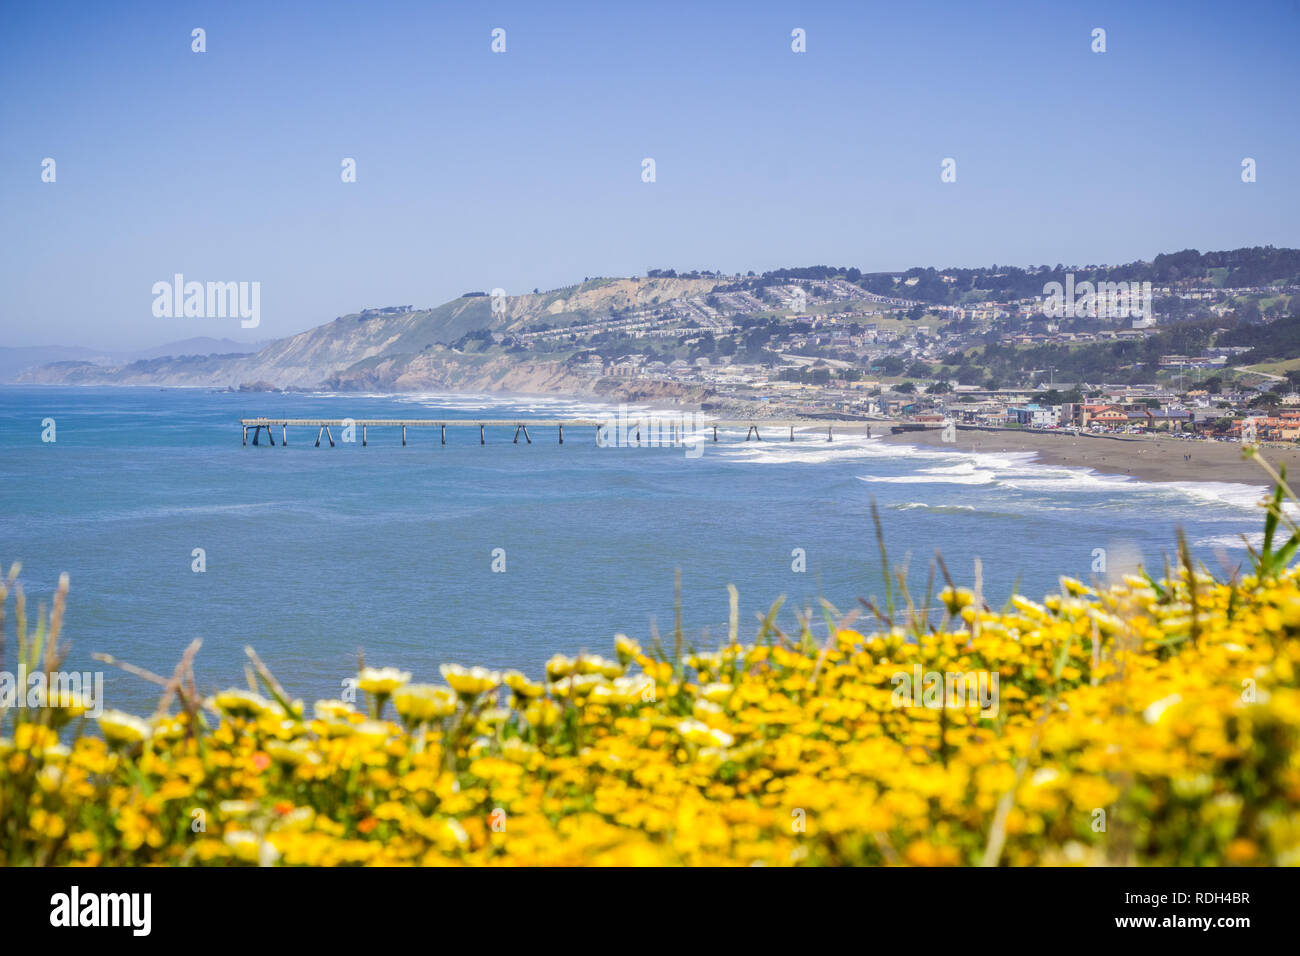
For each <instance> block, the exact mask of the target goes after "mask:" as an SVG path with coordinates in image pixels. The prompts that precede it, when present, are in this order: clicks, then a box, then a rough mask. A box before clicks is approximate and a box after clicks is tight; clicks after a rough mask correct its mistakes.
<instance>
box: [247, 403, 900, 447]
mask: <svg viewBox="0 0 1300 956" xmlns="http://www.w3.org/2000/svg"><path fill="white" fill-rule="evenodd" d="M239 423H240V425H241V426H243V429H244V444H245V445H247V444H248V430H249V429H250V428H251V429H253V444H254V445H257V444H259V441H258V438H259V437H260V435H261V432H262V429H263V428H265V429H266V437H267V438H268V439H269V440H270V443H271V444H272V445H274V444H275V438H274V437H272V432H271V429H272V428H279V429H280V441H281V444H283V445H287V444H288V430H289V428H290V427H295V428H298V427H306V428H316V429H318V431H317V433H316V447H317V448H319V447H320V442H321V437H322V436H328V438H329V443H330V447H331V448H333V447H334V435H333V432H332V431H331V429H334V428H349V427H351V428H353V429H356V428H360V429H361V444H362V445H363V446H364V445H366V443H367V440H368V432H369V429H371V428H400V429H401V430H402V444H403V445H405V444H406V430H407V429H408V428H437V429H440V431H441V433H442V444H444V445H445V444H447V429H448V428H478V430H479V444H481V445H486V444H487V429H489V428H514V429H515V436H514V444H518V443H519V436H520V434H522V435H523V436H524V439H525V440H526V441H527V443H528V444H530V445H531V444H532V443H533V439H532V436H531V435H529V433H528V429H529V428H554V429H556V430H557V432H558V435H559V443H560V444H561V445H563V444H564V429H565V428H566V427H568V428H594V429H596V434H597V443H598V444H599V443H600V437H599V436H600V432H601V429H607V428H622V429H623V430H624V431H625V432H626V433H627V434H626V436H625V437H626V439H627V440H628V441H633V440H634V441H635V442H636V443H637V444H641V443H642V441H641V429H642V428H645V429H646V430H647V433H648V437H647V441H646V443H647V444H650V443H653V442H655V441H656V440H657V441H658V442H659V443H660V444H664V443H669V442H670V443H672V444H678V443H682V442H684V441H685V440H686V436H687V429H688V427H689V428H693V430H694V434H695V435H699V434H700V433H701V432H704V431H706V430H708V429H712V432H713V441H715V442H716V441H717V440H718V429H719V428H725V429H738V428H744V429H746V432H745V441H749V440H750V439H751V438H754V439H756V440H758V441H763V436H762V434H761V433H760V430H761V429H767V430H768V431H769V432H771V431H773V430H776V429H782V430H788V432H789V440H790V441H794V438H795V429H796V428H798V429H817V430H818V431H820V430H821V429H823V428H825V429H826V439H825V440H826V441H831V440H832V437H833V430H834V429H835V428H866V429H867V430H868V431H870V427H871V424H872V423H871V422H866V421H854V420H851V419H850V420H844V421H836V420H833V419H821V420H818V419H808V418H799V419H784V418H783V419H776V418H772V419H716V420H715V419H700V418H699V417H698V416H697V415H695V414H693V413H689V412H688V413H681V414H672V413H646V414H641V415H636V416H626V417H623V418H241V419H240V420H239ZM877 424H880V423H877Z"/></svg>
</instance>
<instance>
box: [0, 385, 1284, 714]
mask: <svg viewBox="0 0 1300 956" xmlns="http://www.w3.org/2000/svg"><path fill="white" fill-rule="evenodd" d="M609 412H610V410H609V409H606V408H602V407H599V406H593V405H590V404H586V403H582V402H576V401H568V400H563V399H533V398H519V397H513V398H502V397H500V396H472V395H419V396H415V395H402V396H381V395H355V394H347V395H325V394H319V395H318V394H232V393H223V392H216V391H209V390H194V389H157V388H135V389H130V388H114V389H109V388H102V389H101V388H27V387H17V386H5V387H0V562H3V563H4V565H5V567H6V568H7V567H8V565H9V563H10V562H12V561H15V560H18V561H21V562H22V564H23V572H22V580H23V582H24V585H25V588H26V591H27V594H28V598H29V601H30V602H31V603H32V604H35V603H36V602H37V601H39V600H46V601H48V599H49V596H50V594H51V593H52V591H53V589H54V586H55V584H56V582H57V580H58V576H59V574H60V572H64V571H66V572H68V574H69V575H70V577H71V582H72V589H71V595H70V601H69V609H68V613H67V618H66V623H65V636H66V637H67V638H68V639H69V640H70V641H71V648H72V650H71V654H70V657H69V659H68V661H67V663H66V664H65V669H77V670H87V669H90V670H101V669H103V665H97V664H95V663H94V662H92V660H91V658H90V654H91V653H92V652H94V651H104V652H108V653H111V654H113V655H115V656H116V657H118V658H121V659H123V660H127V661H130V662H132V663H134V664H137V665H139V666H141V667H145V668H148V669H150V670H153V671H155V672H161V673H167V674H170V672H171V669H172V667H173V666H174V664H175V662H176V660H177V659H178V657H179V656H180V654H181V652H182V651H183V650H184V648H185V646H186V645H187V644H188V642H189V641H190V640H191V639H192V638H194V637H196V636H199V637H202V638H203V640H204V646H203V650H202V652H201V653H200V655H199V659H198V667H197V673H198V675H199V679H200V682H201V684H202V685H203V687H202V688H201V689H205V690H214V689H219V688H221V687H223V686H227V685H230V684H232V683H233V684H242V683H243V662H244V655H243V647H244V646H245V645H248V644H251V645H253V646H254V647H256V649H257V650H258V652H259V653H260V654H261V655H262V657H263V658H264V659H265V660H266V661H267V663H268V664H269V665H270V667H271V668H272V670H273V671H274V672H275V673H276V675H277V676H278V677H279V678H280V679H281V681H282V682H283V683H284V684H285V685H286V686H287V687H288V688H289V689H290V690H292V691H293V692H294V693H295V694H296V695H297V696H301V697H303V698H305V699H307V700H309V701H310V700H312V699H314V698H315V697H320V696H336V695H337V694H338V692H339V690H340V688H341V686H342V681H343V679H345V678H347V677H349V676H350V675H353V674H355V665H356V659H357V653H358V651H359V650H360V651H363V652H364V654H365V659H366V662H367V663H369V664H373V665H400V666H401V667H403V668H404V669H408V670H411V671H413V672H414V673H415V675H416V677H417V679H425V680H434V681H436V680H438V679H439V678H438V674H437V665H438V664H439V663H441V662H458V663H462V664H485V665H490V666H501V667H505V666H511V667H518V668H520V669H522V670H524V671H526V672H528V673H530V674H532V675H537V674H539V673H540V672H541V668H542V664H543V662H544V661H545V660H546V659H547V658H548V657H550V656H551V655H552V654H554V653H557V652H564V653H569V654H572V653H575V652H577V651H578V650H583V649H585V650H587V651H589V652H595V653H606V654H608V653H610V652H611V651H612V641H613V636H614V634H615V633H617V632H619V631H622V632H625V633H627V634H629V635H631V636H633V637H636V638H638V639H640V640H642V641H643V642H645V641H647V640H648V639H649V636H650V634H651V632H652V628H657V630H658V632H659V633H661V634H663V635H665V637H666V639H667V640H671V633H672V627H673V579H674V572H675V571H678V570H680V572H681V579H682V605H683V609H682V617H683V624H684V629H685V633H686V636H687V638H688V640H690V641H692V642H694V643H695V644H696V645H707V646H710V647H712V646H716V644H717V643H718V641H719V640H720V639H721V638H723V637H724V636H725V634H726V627H727V614H728V595H727V585H728V584H735V585H736V586H737V587H738V588H739V591H740V605H741V621H742V635H743V636H744V635H748V636H752V634H753V632H754V630H755V628H756V626H757V624H756V620H755V616H756V614H757V613H759V612H760V611H763V610H765V609H766V608H767V607H768V606H769V605H770V604H771V603H772V602H773V601H774V600H775V599H776V598H778V597H779V596H782V595H784V596H785V598H786V602H785V606H784V609H783V610H782V612H781V614H780V617H779V623H780V625H781V626H782V627H784V628H786V629H787V630H792V629H794V628H795V627H796V617H795V615H796V613H798V612H801V611H803V610H804V609H808V608H812V609H814V617H815V620H817V621H820V620H821V619H822V618H821V611H820V606H819V599H820V598H823V597H824V598H826V599H827V600H829V601H830V602H832V603H833V604H834V605H835V606H836V607H838V608H840V609H841V610H845V611H847V610H848V609H850V608H852V607H854V606H855V605H856V604H857V602H856V599H857V598H858V597H870V596H873V595H877V596H878V595H881V594H882V591H883V589H882V583H881V562H880V559H879V555H878V550H877V546H876V541H875V534H874V530H873V525H872V521H871V514H870V506H871V502H872V500H873V499H874V500H875V501H876V502H877V504H878V506H879V509H880V513H881V516H882V518H883V521H884V525H885V534H886V543H887V545H888V548H889V551H890V558H891V560H892V561H894V562H896V563H899V564H902V563H904V562H906V564H907V567H908V569H909V580H910V582H911V585H912V587H913V589H914V591H915V592H917V594H918V595H923V594H924V591H925V586H926V580H927V577H928V574H929V567H930V563H931V560H932V558H933V556H934V554H935V552H936V550H938V551H940V552H942V554H943V557H944V560H945V562H946V563H947V566H948V568H949V570H950V571H951V573H952V575H953V576H954V578H956V579H957V580H958V582H959V583H961V584H966V585H969V584H970V583H971V580H972V575H973V562H974V559H975V558H976V557H977V556H978V557H980V558H981V559H982V563H983V575H984V590H985V594H986V596H987V597H988V599H989V601H990V603H1001V602H1002V601H1003V600H1005V598H1006V596H1007V595H1008V594H1009V593H1010V591H1011V589H1012V588H1013V586H1015V585H1016V583H1017V582H1019V587H1020V589H1021V590H1023V591H1024V592H1025V593H1028V594H1030V595H1032V596H1041V595H1042V594H1043V593H1045V592H1047V591H1050V590H1052V589H1054V588H1055V586H1056V581H1057V577H1058V576H1059V575H1061V574H1068V575H1072V576H1076V577H1080V578H1083V579H1089V578H1090V577H1091V576H1092V567H1093V564H1094V560H1095V553H1096V549H1099V548H1100V549H1104V550H1105V551H1106V554H1107V557H1108V560H1109V561H1110V563H1111V565H1112V566H1114V565H1115V564H1116V562H1121V561H1125V560H1129V561H1131V560H1132V559H1133V558H1134V557H1135V556H1137V555H1141V556H1144V557H1145V558H1146V560H1147V561H1148V562H1151V563H1154V564H1157V565H1159V563H1160V562H1161V560H1162V553H1164V552H1172V551H1173V549H1174V546H1175V529H1176V528H1177V527H1179V526H1182V527H1183V528H1184V529H1185V530H1186V532H1187V535H1188V540H1189V542H1191V543H1192V545H1193V548H1194V550H1195V551H1196V553H1197V555H1198V557H1200V558H1202V559H1204V560H1205V561H1206V563H1207V564H1208V565H1209V566H1210V567H1211V568H1215V569H1217V568H1219V567H1221V565H1222V563H1223V562H1227V563H1229V564H1231V563H1233V562H1236V561H1240V560H1241V559H1242V558H1243V557H1244V556H1245V550H1244V547H1243V545H1242V543H1241V540H1240V537H1239V535H1240V534H1241V533H1242V532H1247V533H1253V532H1255V531H1256V530H1257V529H1258V528H1259V527H1260V524H1261V518H1260V512H1259V509H1258V508H1256V507H1255V505H1254V502H1255V501H1256V500H1258V498H1259V492H1258V489H1256V488H1252V487H1250V486H1244V485H1222V484H1219V485H1213V484H1201V483H1179V484H1163V485H1162V484H1149V483H1141V482H1137V481H1134V480H1130V479H1126V478H1117V477H1108V476H1100V475H1096V474H1093V473H1091V472H1087V471H1083V470H1078V469H1064V468H1047V467H1041V466H1037V465H1033V464H1031V463H1029V462H1028V461H1027V460H1026V458H1025V456H1014V455H1001V456H999V455H973V454H963V453H960V452H958V453H953V452H936V451H918V450H915V449H909V448H904V447H900V446H888V445H884V444H882V443H881V442H879V441H878V440H868V439H866V438H864V437H854V436H849V435H847V434H837V436H836V439H835V441H833V442H830V443H827V442H826V441H825V440H824V439H825V433H824V431H817V432H813V433H810V434H807V435H803V434H801V435H800V436H799V438H798V440H796V441H795V442H793V443H791V442H789V441H785V440H773V438H775V437H777V436H775V435H769V436H768V440H766V441H763V442H761V443H759V442H749V443H746V442H744V441H743V437H744V430H743V429H742V430H741V431H740V432H738V433H731V434H728V433H726V432H724V433H723V434H722V439H723V440H722V441H721V442H719V443H718V444H716V445H714V444H712V443H711V442H710V443H707V444H706V445H705V446H704V450H703V454H702V455H700V456H699V457H698V458H691V457H688V455H687V454H685V452H684V450H683V449H682V448H681V447H676V448H671V447H665V448H659V447H645V446H643V447H640V448H635V447H633V448H599V447H597V446H596V443H595V440H594V439H595V436H594V430H592V429H577V430H573V431H566V435H565V443H564V444H563V445H559V444H558V443H557V441H556V436H555V432H554V430H553V429H549V428H535V429H532V430H531V432H532V438H533V443H532V444H531V445H530V444H526V443H525V442H524V440H523V439H522V438H521V439H520V442H519V444H514V443H513V442H512V438H513V431H514V430H513V429H496V430H489V432H488V435H487V441H488V443H487V445H486V446H480V445H479V442H478V432H477V429H466V428H462V429H451V430H449V432H448V444H447V445H446V446H445V447H443V446H441V445H440V444H439V442H438V433H437V431H436V430H418V431H417V430H412V431H411V432H410V433H409V434H408V443H409V444H408V446H407V447H405V448H403V447H401V444H400V435H399V433H398V431H397V430H396V429H371V430H370V433H369V436H368V437H369V445H368V447H364V448H363V447H362V445H361V441H360V438H361V436H360V433H359V430H358V434H357V441H356V443H354V444H345V443H343V442H341V441H340V438H341V436H340V434H339V432H338V430H337V429H335V435H334V437H335V441H336V442H337V443H338V444H337V445H336V447H334V448H332V449H331V448H329V447H328V446H327V445H325V446H323V447H321V448H315V447H313V444H314V441H315V437H316V429H314V428H312V429H307V428H299V429H296V430H294V429H291V430H290V432H289V445H288V447H282V446H281V445H280V444H279V437H280V436H279V431H278V429H277V431H276V435H275V438H276V442H277V444H276V446H274V447H272V446H270V445H267V444H266V443H265V439H263V442H262V444H260V445H259V446H258V447H253V446H252V444H251V441H250V444H249V445H248V446H247V447H244V446H243V445H242V444H241V432H240V427H239V424H238V420H239V419H240V418H241V417H251V416H257V415H265V416H269V417H301V418H313V417H328V418H343V417H352V418H464V419H474V418H479V417H490V418H513V417H525V418H526V417H537V418H554V417H566V416H573V417H602V416H603V415H605V414H608V413H609ZM46 419H53V420H54V423H55V429H56V431H55V438H56V440H55V441H53V442H45V441H42V433H43V431H47V429H46V428H44V427H43V425H42V422H43V421H44V420H46ZM195 549H202V551H203V554H204V559H205V563H206V568H205V570H203V571H202V572H201V573H198V572H196V571H195V570H193V565H194V562H195V558H194V556H193V555H194V552H195ZM497 549H503V551H504V567H505V570H504V571H503V572H502V571H494V570H493V565H494V560H495V563H496V565H497V567H500V566H501V560H500V559H501V551H498V550H497ZM796 549H802V553H803V555H804V565H805V568H806V569H805V570H803V571H796V570H794V567H795V565H796V564H797V563H798V553H797V551H796ZM494 553H495V558H494ZM6 627H7V628H8V631H9V635H10V637H12V618H11V619H10V621H9V622H7V624H6ZM820 630H821V631H822V632H823V633H824V630H825V625H824V624H822V625H820ZM6 666H8V665H6ZM105 686H106V697H107V700H106V705H107V706H109V707H121V708H125V709H132V710H139V709H145V708H149V707H151V706H152V704H153V702H154V701H155V700H156V694H155V693H154V691H153V688H152V687H151V686H150V685H147V684H144V683H143V682H141V681H140V680H139V679H137V678H134V677H130V676H128V675H125V674H120V673H118V672H116V671H109V672H107V673H106V675H105Z"/></svg>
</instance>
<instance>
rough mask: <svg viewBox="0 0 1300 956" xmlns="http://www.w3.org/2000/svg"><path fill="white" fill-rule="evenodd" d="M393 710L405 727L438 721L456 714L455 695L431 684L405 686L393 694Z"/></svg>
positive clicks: (444, 688)
mask: <svg viewBox="0 0 1300 956" xmlns="http://www.w3.org/2000/svg"><path fill="white" fill-rule="evenodd" d="M393 708H394V709H395V710H396V711H397V716H399V717H401V718H402V720H403V721H404V722H405V723H406V725H407V726H410V727H413V726H415V725H416V724H423V723H428V722H429V721H433V720H440V719H441V718H443V717H448V716H450V715H451V714H454V713H455V712H456V695H455V694H453V693H452V692H451V691H450V690H448V689H447V688H446V687H438V686H435V685H433V684H407V685H406V686H405V687H403V688H402V689H401V690H399V691H397V692H396V693H395V694H393Z"/></svg>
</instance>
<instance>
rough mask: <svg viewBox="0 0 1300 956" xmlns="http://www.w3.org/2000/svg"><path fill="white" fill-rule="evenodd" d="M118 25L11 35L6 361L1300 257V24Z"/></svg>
mask: <svg viewBox="0 0 1300 956" xmlns="http://www.w3.org/2000/svg"><path fill="white" fill-rule="evenodd" d="M116 6H117V5H110V4H103V3H59V2H42V3H24V4H16V3H10V4H6V5H5V6H4V7H3V8H0V225H2V226H3V229H0V279H2V280H3V287H4V293H5V294H4V296H3V300H2V305H0V309H2V310H3V311H2V312H0V345H11V346H12V345H38V344H39V345H48V344H60V345H74V344H76V345H90V346H95V347H101V348H107V347H135V346H147V345H153V344H157V343H160V342H165V341H171V340H175V339H180V338H185V337H188V336H191V335H215V336H227V337H231V338H237V339H246V340H252V339H264V338H270V337H275V336H278V335H283V334H288V333H291V332H296V331H300V330H302V329H304V328H308V327H310V326H312V325H316V324H319V323H320V322H323V321H328V320H330V319H332V318H333V317H334V316H336V315H339V314H343V313H347V312H351V311H355V310H357V309H360V308H362V307H366V306H381V305H389V304H413V305H416V306H417V307H419V306H428V305H434V304H437V303H440V302H443V301H445V300H446V299H449V298H452V297H454V296H456V295H458V294H460V293H461V292H464V291H468V290H487V289H491V288H493V287H501V288H504V289H505V290H506V291H507V292H510V293H515V292H524V291H531V290H532V289H533V288H534V287H541V288H551V287H555V286H559V285H565V284H568V283H570V282H573V281H576V280H581V279H582V278H583V277H584V276H596V275H628V274H644V273H645V271H646V270H647V269H650V268H667V267H671V268H676V269H679V270H681V269H692V268H702V269H720V270H723V271H732V270H740V271H745V270H749V269H753V270H755V271H762V270H764V269H769V268H775V267H778V266H783V265H810V264H817V263H828V264H837V265H840V264H842V265H856V266H858V267H860V268H862V269H864V270H867V271H874V270H886V269H904V268H907V267H910V266H913V265H935V266H977V265H988V264H992V263H999V264H1017V265H1030V264H1039V263H1044V262H1048V263H1056V262H1064V263H1078V264H1088V263H1103V262H1105V263H1113V262H1121V261H1128V260H1132V259H1138V258H1150V257H1152V256H1153V255H1155V254H1156V253H1159V252H1165V251H1174V250H1177V249H1183V248H1188V247H1195V248H1199V249H1201V250H1207V249H1223V248H1235V247H1238V246H1243V245H1264V244H1270V243H1271V244H1274V245H1290V246H1295V245H1300V185H1298V184H1300V115H1298V114H1300V108H1298V106H1297V102H1298V101H1297V91H1298V90H1300V0H1274V2H1260V3H1252V2H1243V3H1234V4H1223V3H1218V4H1210V3H1195V2H1191V3H1188V2H1178V3H1083V4H1060V3H1053V2H1042V3H1020V4H1014V3H1013V4H998V5H992V4H989V5H984V4H978V3H903V4H897V3H889V4H886V3H870V4H868V3H764V2H759V0H751V2H743V3H712V4H706V3H680V4H678V3H672V2H660V3H654V4H636V5H632V4H617V5H615V4H609V3H561V4H554V3H541V2H533V3H519V4H500V3H498V4H493V3H486V4H478V3H475V4H465V3H429V2H423V3H372V4H367V3H334V2H330V0H318V2H312V3H301V4H274V5H272V4H262V3H232V2H222V3H196V4H185V3H171V4H166V3H158V4H151V3H150V4H134V5H131V4H125V5H123V8H124V9H122V10H117V9H115V7H116ZM194 27H203V28H204V29H205V30H206V31H207V52H206V53H202V54H197V53H193V52H191V49H190V46H191V30H192V29H193V28H194ZM495 27H501V28H504V29H505V30H506V45H507V49H506V52H505V53H504V54H494V53H492V52H491V49H490V43H491V31H492V30H493V28H495ZM796 27H799V28H802V29H804V30H805V31H806V35H807V52H806V53H802V54H796V53H793V52H792V51H791V30H792V29H794V28H796ZM1095 27H1102V28H1104V29H1105V30H1106V45H1107V52H1105V53H1104V54H1096V53H1093V52H1092V51H1091V49H1090V44H1091V32H1092V30H1093V28H1095ZM45 157H51V158H53V159H54V160H55V161H56V163H57V167H56V169H57V181H56V182H55V183H52V184H51V183H43V182H42V181H41V163H42V160H43V159H44V158H45ZM344 157H352V158H354V159H355V160H356V163H357V182H356V183H347V184H345V183H343V182H341V179H340V168H341V165H340V164H341V162H342V160H343V158H344ZM645 157H652V158H653V159H654V160H655V163H656V175H657V179H656V181H655V182H653V183H645V182H642V181H641V163H642V159H643V158H645ZM945 157H952V158H954V159H955V160H956V161H957V182H955V183H942V182H940V175H939V174H940V163H941V161H942V160H943V159H944V158H945ZM1243 157H1252V158H1254V159H1255V160H1256V162H1257V171H1258V181H1257V182H1255V183H1251V184H1245V183H1242V182H1241V175H1240V172H1241V161H1242V159H1243ZM177 272H180V273H183V274H184V275H185V277H186V278H187V279H189V280H199V281H210V280H211V281H258V282H260V283H261V293H262V321H261V326H260V327H259V328H257V329H252V330H243V329H241V328H240V327H239V322H238V320H232V319H179V318H174V319H165V318H155V317H154V316H153V314H152V311H151V305H152V302H153V297H152V293H151V287H152V285H153V283H154V282H157V281H159V280H170V278H171V276H172V275H173V274H174V273H177Z"/></svg>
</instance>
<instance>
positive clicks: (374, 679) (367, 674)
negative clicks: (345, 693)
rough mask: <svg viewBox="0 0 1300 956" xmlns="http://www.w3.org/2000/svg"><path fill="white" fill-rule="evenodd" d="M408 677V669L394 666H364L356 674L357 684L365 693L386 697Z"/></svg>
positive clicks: (408, 678) (409, 677) (409, 675)
mask: <svg viewBox="0 0 1300 956" xmlns="http://www.w3.org/2000/svg"><path fill="white" fill-rule="evenodd" d="M410 679H411V673H410V671H402V670H398V669H397V668H396V667H366V668H363V669H362V671H361V673H360V674H358V675H357V686H358V687H359V688H361V689H362V690H363V691H365V692H366V693H367V694H375V695H376V696H379V697H388V696H390V695H391V694H392V693H393V691H395V690H397V688H399V687H401V686H402V685H403V684H405V683H406V682H407V681H409V680H410Z"/></svg>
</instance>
